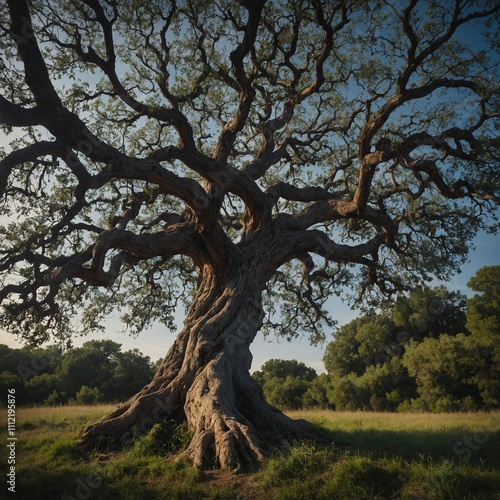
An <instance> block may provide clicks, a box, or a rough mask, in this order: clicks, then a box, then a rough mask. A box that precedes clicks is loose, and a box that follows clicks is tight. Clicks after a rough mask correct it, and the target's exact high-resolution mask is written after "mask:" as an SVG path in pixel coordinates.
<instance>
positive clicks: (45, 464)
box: [0, 406, 500, 500]
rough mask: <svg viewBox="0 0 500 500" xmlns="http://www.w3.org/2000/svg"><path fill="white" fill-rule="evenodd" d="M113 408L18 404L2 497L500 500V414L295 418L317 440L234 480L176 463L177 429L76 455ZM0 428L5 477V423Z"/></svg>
mask: <svg viewBox="0 0 500 500" xmlns="http://www.w3.org/2000/svg"><path fill="white" fill-rule="evenodd" d="M112 408H113V407H112V406H88V407H81V406H80V407H55V408H54V407H52V408H18V409H17V415H16V437H17V441H16V450H15V460H16V464H15V466H16V494H15V495H7V496H4V493H3V491H4V490H5V491H7V487H8V484H7V483H4V485H3V486H2V493H1V494H0V497H1V498H23V499H29V500H31V499H37V500H39V499H40V500H41V499H50V500H55V499H59V498H61V499H66V500H74V499H80V500H81V499H91V500H94V499H95V500H97V499H116V500H118V499H120V500H121V499H130V500H136V499H137V500H145V499H155V500H156V499H165V500H172V499H173V500H175V499H179V500H180V499H182V500H186V499H202V498H207V499H214V500H215V499H219V500H222V499H242V500H244V499H261V498H262V499H265V500H268V499H283V500H285V499H290V500H292V499H304V500H313V499H325V500H327V499H328V500H331V499H349V500H354V499H415V500H417V499H443V500H444V499H449V500H461V499H485V500H486V499H488V500H491V499H500V412H496V413H468V414H458V413H456V414H386V413H347V412H346V413H335V412H326V411H314V412H313V411H307V412H293V413H291V414H290V415H291V416H293V417H294V418H305V419H307V420H309V421H311V422H313V423H314V424H316V426H317V429H318V436H319V437H320V438H321V439H320V440H318V442H317V443H313V442H310V443H303V444H300V445H297V446H295V447H292V448H290V450H289V451H288V453H285V454H283V455H281V456H275V457H271V458H269V459H268V460H267V461H266V463H265V464H263V465H262V466H261V467H260V468H259V469H258V470H256V471H253V472H246V473H239V474H230V473H225V472H221V471H199V470H197V469H196V468H194V467H192V466H191V465H189V464H188V463H184V462H179V461H176V460H175V453H174V452H173V451H169V450H168V449H167V445H168V446H170V450H178V449H179V448H182V446H184V445H185V444H186V443H187V442H188V440H189V432H188V431H187V429H185V428H183V427H180V428H176V429H174V428H172V427H168V428H167V427H164V428H159V427H158V428H156V429H155V432H154V433H152V434H150V435H148V436H145V437H143V438H141V439H140V440H138V441H137V442H136V443H135V444H134V445H133V446H130V447H129V448H127V449H126V450H123V451H121V452H116V451H115V452H109V453H90V454H86V453H83V452H81V451H80V449H79V448H78V446H77V443H78V434H79V432H80V431H81V429H82V428H83V427H84V426H85V425H87V424H88V423H91V422H94V421H96V420H97V419H99V418H100V417H101V416H103V415H105V414H106V413H108V412H109V411H110V410H111V409H112ZM1 431H2V432H1V434H0V436H1V439H2V442H3V443H4V444H3V445H2V447H1V449H2V455H1V464H0V465H1V470H2V475H3V474H4V473H5V472H4V471H5V470H6V468H7V460H8V457H7V454H6V453H8V452H9V450H8V448H7V447H6V446H5V443H7V442H8V441H7V436H6V431H7V426H6V425H3V426H2V430H1ZM319 443H321V444H319ZM3 477H4V478H5V477H6V476H5V475H3ZM7 493H9V492H8V491H7Z"/></svg>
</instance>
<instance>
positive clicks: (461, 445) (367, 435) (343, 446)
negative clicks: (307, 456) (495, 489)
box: [314, 424, 500, 468]
mask: <svg viewBox="0 0 500 500" xmlns="http://www.w3.org/2000/svg"><path fill="white" fill-rule="evenodd" d="M314 426H315V429H316V431H317V434H318V436H319V439H320V441H322V442H324V443H327V444H328V446H330V447H332V448H335V449H337V450H338V449H340V450H348V451H354V452H357V453H359V454H361V455H367V456H372V457H388V456H389V457H393V456H397V457H401V458H404V459H407V460H422V459H423V458H429V459H435V460H442V459H447V460H454V461H457V462H462V463H471V464H473V465H475V464H481V465H483V466H488V467H492V468H500V454H499V453H498V450H499V449H500V431H488V430H486V429H485V430H484V431H482V432H475V433H474V432H464V430H462V429H450V430H448V429H445V430H440V431H430V430H429V431H425V430H423V431H413V430H401V431H388V430H376V429H357V430H352V431H346V430H330V429H325V428H324V427H321V426H320V425H316V424H314Z"/></svg>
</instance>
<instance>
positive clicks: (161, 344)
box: [0, 221, 500, 373]
mask: <svg viewBox="0 0 500 500" xmlns="http://www.w3.org/2000/svg"><path fill="white" fill-rule="evenodd" d="M0 222H1V221H0ZM475 246H476V250H475V251H473V252H472V253H471V255H470V262H469V263H468V264H466V265H465V266H463V268H462V273H460V274H458V275H456V276H455V277H454V278H453V279H452V280H451V281H450V282H448V283H444V285H445V286H447V287H448V288H449V289H453V290H458V291H460V292H461V293H464V294H467V295H471V293H473V292H471V290H469V289H468V288H467V282H468V281H469V279H470V277H471V276H473V275H474V274H475V273H476V272H477V270H478V269H480V268H481V267H483V266H492V265H500V235H498V234H497V235H487V234H484V233H482V234H480V235H479V236H478V237H477V238H476V240H475ZM436 284H437V283H436ZM330 307H331V314H332V316H333V317H334V319H336V320H337V321H338V325H339V326H340V325H343V324H345V323H348V322H349V321H350V320H352V319H354V318H355V317H356V316H357V315H358V312H357V311H352V310H350V309H349V308H348V307H347V306H346V305H345V304H344V303H342V301H341V300H340V299H337V298H336V297H335V299H332V300H331V301H330ZM182 321H183V317H182V316H181V315H180V314H179V316H178V325H179V329H180V327H181V326H182ZM332 333H333V332H332ZM175 335H176V334H175V333H171V332H169V331H168V330H167V329H166V328H165V327H164V326H162V325H160V324H158V325H155V326H154V327H153V328H151V329H149V330H147V331H144V332H143V333H141V334H140V335H139V336H138V337H136V338H133V337H130V336H129V335H127V334H126V333H123V325H122V324H121V323H120V322H119V321H118V320H114V319H113V318H110V320H109V321H108V323H107V330H106V334H105V335H87V336H84V337H79V338H76V339H75V341H74V345H75V346H79V345H81V344H83V343H84V342H85V341H87V340H92V339H110V340H113V341H115V342H118V343H119V344H122V350H123V351H126V350H128V349H134V348H137V349H139V350H140V351H141V352H142V353H143V354H145V355H147V356H150V357H151V359H152V360H153V361H156V360H157V359H159V358H161V357H163V356H164V355H165V354H166V352H167V350H168V348H169V347H170V346H171V344H172V342H173V341H174V339H175ZM332 338H333V337H330V338H329V339H327V341H329V340H331V339H332ZM0 344H7V345H8V346H9V347H20V346H22V344H20V343H18V342H16V340H15V338H14V337H13V336H12V335H10V334H8V333H7V332H4V331H2V330H0ZM251 349H252V353H253V357H254V359H253V365H252V371H254V370H258V369H260V367H261V365H262V364H263V363H265V362H266V361H267V360H269V359H273V358H279V359H296V360H298V361H302V362H303V363H305V364H306V365H307V366H310V367H312V368H314V369H315V370H316V371H317V372H318V373H320V372H322V371H324V366H323V362H322V358H323V355H324V350H325V346H324V345H323V346H321V345H319V346H316V347H313V346H311V345H309V342H308V340H307V338H304V339H302V340H300V341H295V342H287V341H286V340H279V341H278V340H276V339H269V341H268V340H264V339H263V338H262V335H260V334H259V335H258V336H257V338H256V339H255V341H254V343H253V344H252V348H251Z"/></svg>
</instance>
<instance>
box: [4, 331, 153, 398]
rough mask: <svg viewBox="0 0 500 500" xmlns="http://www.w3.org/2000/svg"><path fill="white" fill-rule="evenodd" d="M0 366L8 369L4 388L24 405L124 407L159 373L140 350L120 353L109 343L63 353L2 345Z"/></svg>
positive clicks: (117, 346)
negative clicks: (13, 390) (122, 404)
mask: <svg viewBox="0 0 500 500" xmlns="http://www.w3.org/2000/svg"><path fill="white" fill-rule="evenodd" d="M0 363H1V366H2V368H5V371H4V372H2V373H0V387H5V390H7V388H8V387H9V384H10V386H11V387H14V388H16V389H19V394H18V401H19V403H21V404H66V403H68V402H73V403H75V402H76V403H78V404H84V403H83V401H90V402H91V403H96V402H100V401H105V402H108V403H116V402H123V401H125V400H127V399H128V398H129V397H130V396H132V395H134V394H135V393H136V392H137V391H138V390H140V389H141V388H142V387H143V386H144V385H145V384H146V383H147V382H148V381H150V380H151V377H152V376H153V374H154V373H155V372H156V369H154V367H153V365H152V363H151V360H150V359H149V357H148V356H144V355H143V354H142V353H141V352H139V351H138V350H137V349H134V350H132V351H126V352H122V350H121V345H120V344H117V343H116V342H112V341H110V340H92V341H89V342H85V343H84V344H83V346H82V347H80V348H73V349H69V350H67V351H65V352H63V351H62V350H61V349H59V348H58V347H56V346H49V347H45V348H36V349H34V348H29V347H23V348H22V349H10V348H9V347H7V346H4V345H0ZM82 387H86V388H85V389H83V392H82ZM94 389H96V390H94ZM79 394H80V397H79ZM93 396H96V397H95V398H94V397H93ZM16 400H17V399H16Z"/></svg>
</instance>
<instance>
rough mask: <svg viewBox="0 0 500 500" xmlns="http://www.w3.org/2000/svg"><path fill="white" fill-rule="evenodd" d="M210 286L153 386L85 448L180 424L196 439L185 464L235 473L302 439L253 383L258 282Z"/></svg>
mask: <svg viewBox="0 0 500 500" xmlns="http://www.w3.org/2000/svg"><path fill="white" fill-rule="evenodd" d="M213 278H214V276H208V277H206V278H205V279H204V280H203V282H202V283H201V285H200V287H199V289H198V292H197V294H196V297H195V301H194V305H193V307H192V308H191V311H190V313H189V314H188V316H187V318H186V320H185V323H184V328H183V330H182V331H181V333H180V334H179V335H178V337H177V339H176V341H175V342H174V344H173V345H172V347H171V349H170V350H169V352H168V354H167V355H166V357H165V359H164V360H163V362H162V364H161V366H160V368H159V370H158V372H157V373H156V375H155V376H154V378H153V380H152V382H151V383H150V384H149V385H147V386H146V387H144V389H143V390H142V391H140V392H139V393H138V394H137V395H135V396H134V397H132V398H131V399H130V400H129V401H127V402H126V403H125V404H124V405H122V406H121V407H120V408H118V409H117V410H116V411H114V412H113V413H112V414H110V415H108V416H107V417H105V418H104V419H103V420H102V421H100V422H98V423H97V424H94V425H92V426H90V427H88V428H87V429H86V430H85V431H84V433H83V436H82V440H83V443H84V444H86V445H88V446H96V445H100V444H103V443H109V441H110V440H111V441H114V442H116V443H118V444H120V443H121V444H125V443H127V442H130V441H131V439H132V438H133V437H134V436H135V435H140V434H141V433H144V432H146V431H147V430H149V429H150V428H151V427H152V426H153V425H154V424H155V423H159V422H161V421H163V420H165V419H171V418H175V419H178V420H183V419H185V420H187V422H188V425H189V427H190V429H191V430H192V431H193V433H194V435H193V438H192V441H191V444H190V445H189V447H188V449H187V450H186V451H185V453H184V455H185V456H186V457H187V458H189V459H191V460H192V461H193V463H194V464H195V465H197V466H213V465H214V463H215V464H216V465H218V466H220V467H222V468H224V469H236V468H238V467H240V466H242V465H248V464H251V463H254V462H256V461H261V460H262V459H263V458H264V456H265V455H266V453H268V452H270V451H272V450H275V449H277V448H282V447H283V446H286V445H287V444H289V443H290V441H291V440H292V439H293V438H295V437H299V436H301V435H303V434H304V432H305V431H306V428H305V423H304V422H300V421H293V420H291V419H290V418H288V417H286V416H285V415H283V414H282V413H281V412H280V411H279V410H277V409H276V408H274V407H272V406H271V405H269V404H268V403H266V401H265V400H264V396H263V393H262V390H261V388H260V386H259V385H258V384H257V382H255V381H254V380H253V379H252V377H251V376H250V372H249V370H250V366H251V362H252V355H251V353H250V348H249V347H250V343H251V342H252V341H253V339H254V338H255V335H256V334H257V332H258V330H259V328H260V326H261V323H262V318H263V309H262V304H261V290H259V289H258V286H257V283H256V280H255V276H252V275H251V274H250V273H249V274H247V275H241V276H237V277H235V278H234V279H229V280H226V283H225V284H224V285H222V284H220V283H218V282H217V281H216V280H214V279H213Z"/></svg>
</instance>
